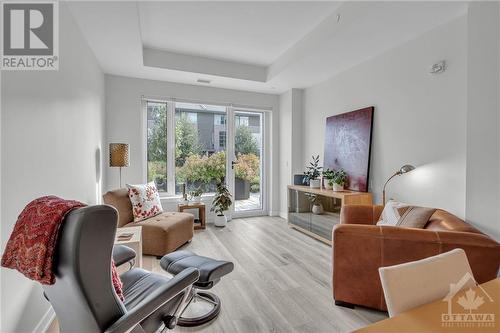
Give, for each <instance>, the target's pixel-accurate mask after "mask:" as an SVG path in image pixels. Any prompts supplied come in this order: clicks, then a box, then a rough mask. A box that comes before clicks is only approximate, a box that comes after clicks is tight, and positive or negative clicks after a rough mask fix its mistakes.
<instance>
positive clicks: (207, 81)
mask: <svg viewBox="0 0 500 333" xmlns="http://www.w3.org/2000/svg"><path fill="white" fill-rule="evenodd" d="M196 82H198V83H203V84H210V83H211V82H212V81H211V80H208V79H198V80H196Z"/></svg>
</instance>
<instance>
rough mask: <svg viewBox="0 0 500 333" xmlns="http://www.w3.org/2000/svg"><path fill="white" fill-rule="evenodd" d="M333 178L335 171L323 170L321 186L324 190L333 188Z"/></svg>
mask: <svg viewBox="0 0 500 333" xmlns="http://www.w3.org/2000/svg"><path fill="white" fill-rule="evenodd" d="M334 176H335V170H330V169H326V170H323V185H324V186H325V189H326V190H331V189H332V188H333V177H334Z"/></svg>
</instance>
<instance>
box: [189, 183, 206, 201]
mask: <svg viewBox="0 0 500 333" xmlns="http://www.w3.org/2000/svg"><path fill="white" fill-rule="evenodd" d="M202 194H203V190H202V189H201V186H200V187H198V188H197V189H195V190H192V191H189V198H190V199H191V200H192V201H193V202H201V195H202Z"/></svg>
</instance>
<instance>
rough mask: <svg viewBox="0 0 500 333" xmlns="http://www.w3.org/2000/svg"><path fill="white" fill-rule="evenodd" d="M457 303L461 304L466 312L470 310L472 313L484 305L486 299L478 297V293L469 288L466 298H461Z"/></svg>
mask: <svg viewBox="0 0 500 333" xmlns="http://www.w3.org/2000/svg"><path fill="white" fill-rule="evenodd" d="M457 303H458V304H460V305H461V306H462V307H463V308H464V310H469V313H471V312H472V310H477V309H478V308H479V307H480V306H481V305H483V304H484V299H483V297H482V296H476V292H475V291H474V290H472V289H471V288H469V290H467V291H466V292H465V297H464V296H460V297H459V298H458V301H457Z"/></svg>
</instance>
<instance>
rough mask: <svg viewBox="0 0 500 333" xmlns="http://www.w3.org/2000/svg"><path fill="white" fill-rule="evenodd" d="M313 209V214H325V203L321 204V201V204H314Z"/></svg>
mask: <svg viewBox="0 0 500 333" xmlns="http://www.w3.org/2000/svg"><path fill="white" fill-rule="evenodd" d="M311 211H312V213H313V214H316V215H321V214H323V212H324V211H323V205H322V204H320V203H319V204H314V205H313V206H312V210H311Z"/></svg>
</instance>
